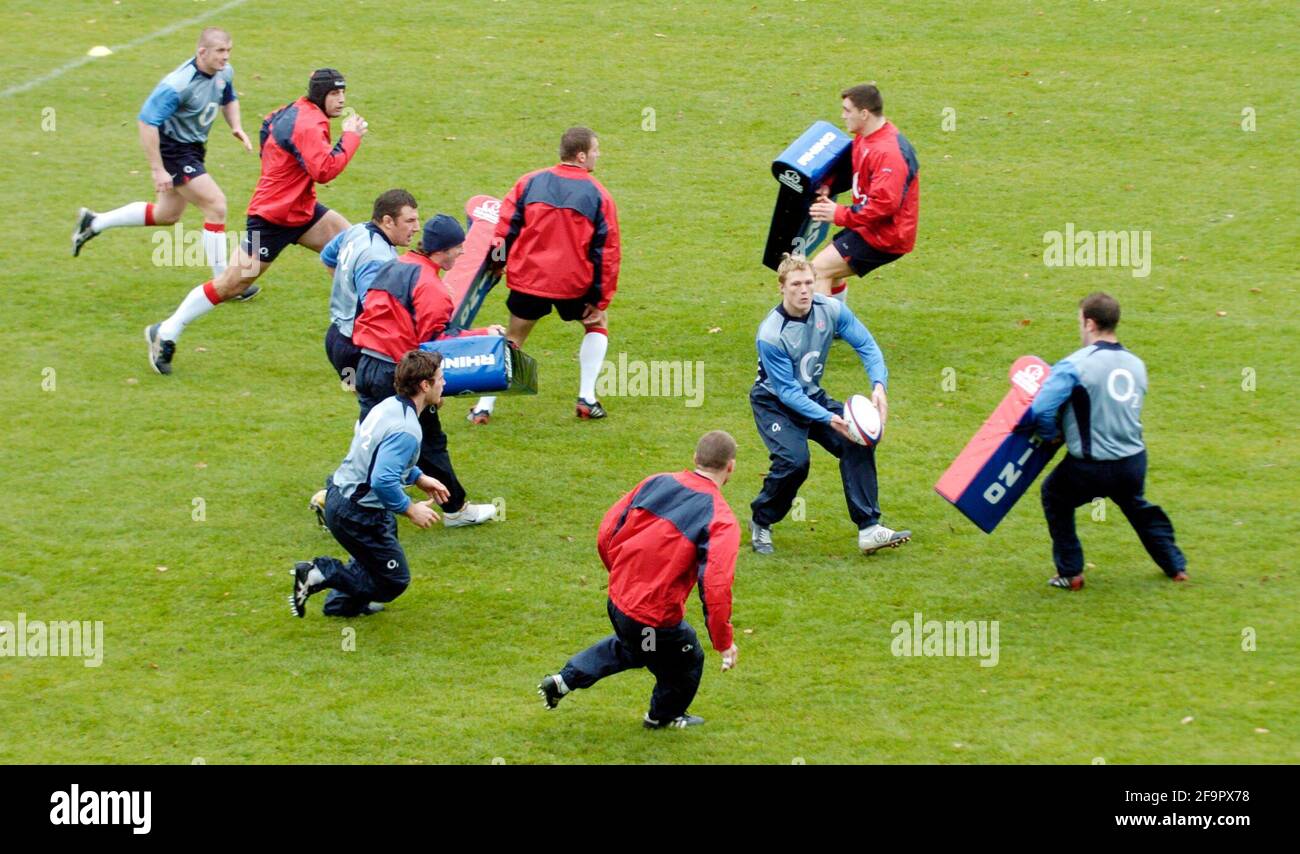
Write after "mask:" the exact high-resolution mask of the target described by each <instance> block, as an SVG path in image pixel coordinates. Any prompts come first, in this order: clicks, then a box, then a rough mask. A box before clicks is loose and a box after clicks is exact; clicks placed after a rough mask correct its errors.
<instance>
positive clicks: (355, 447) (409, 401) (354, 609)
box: [289, 350, 447, 617]
mask: <svg viewBox="0 0 1300 854" xmlns="http://www.w3.org/2000/svg"><path fill="white" fill-rule="evenodd" d="M395 383H396V387H397V394H396V395H394V396H392V397H390V398H388V399H387V400H384V401H382V402H381V403H379V404H378V405H377V406H375V407H373V408H372V409H371V410H370V412H369V414H368V415H367V416H366V417H365V418H364V419H363V420H362V422H361V424H360V425H359V426H358V428H357V429H356V431H355V432H354V433H353V436H352V447H351V448H350V449H349V450H348V455H347V457H345V458H344V460H343V464H342V465H340V466H339V467H338V469H337V470H336V471H335V472H334V474H333V475H331V476H330V478H329V480H328V485H327V492H326V498H325V524H326V525H327V526H328V527H329V530H330V533H331V534H333V535H334V539H336V540H338V541H339V545H341V546H343V548H345V549H347V552H348V554H349V555H351V556H352V559H351V560H350V561H348V562H347V563H343V561H341V560H339V559H338V558H333V557H318V558H314V559H313V560H311V561H301V562H299V563H298V564H296V565H295V566H294V568H293V593H292V594H290V596H289V604H290V606H291V607H292V609H293V614H294V616H296V617H301V616H303V615H304V614H306V613H307V598H308V597H309V596H311V595H313V594H314V593H317V592H319V591H321V590H326V589H328V590H330V591H331V593H330V595H329V598H328V599H326V600H325V610H324V613H325V615H326V616H331V617H355V616H362V615H365V614H372V613H374V612H375V611H382V610H383V606H381V605H380V604H379V603H380V602H391V601H393V600H394V599H396V598H397V597H398V596H401V595H402V593H403V592H404V591H405V590H406V588H407V587H408V586H409V585H410V583H411V571H410V569H409V567H408V566H407V563H406V553H405V552H404V551H402V544H401V543H399V542H398V541H397V519H396V518H395V515H394V514H398V513H400V514H402V515H403V516H405V517H406V518H408V519H410V520H411V521H412V522H413V523H415V525H417V526H418V527H421V528H427V527H429V525H431V524H432V523H434V522H436V521H437V520H438V514H437V513H435V512H434V510H433V508H432V507H431V506H430V504H431V503H432V502H433V501H446V500H447V487H446V486H444V485H443V484H442V483H440V482H439V481H438V480H436V479H435V478H432V477H430V476H429V475H427V474H425V473H424V472H422V471H420V469H419V467H418V466H417V465H416V460H417V459H418V458H419V456H420V440H421V431H420V420H419V415H418V413H420V412H422V411H424V410H425V409H426V408H428V407H431V406H437V405H438V404H439V403H441V402H442V387H443V376H442V356H441V355H440V354H438V353H427V352H425V351H423V350H412V351H411V352H409V353H407V354H406V355H405V356H403V357H402V361H401V363H400V364H399V365H398V366H397V370H396V378H395ZM406 486H418V487H419V488H420V489H422V490H424V492H425V493H426V494H427V495H428V496H429V500H428V501H412V500H411V499H410V498H409V497H408V496H407V495H406V493H405V491H404V490H403V487H406Z"/></svg>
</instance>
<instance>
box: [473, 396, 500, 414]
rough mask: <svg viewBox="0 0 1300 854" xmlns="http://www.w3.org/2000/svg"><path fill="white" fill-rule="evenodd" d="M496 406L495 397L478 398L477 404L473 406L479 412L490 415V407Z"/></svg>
mask: <svg viewBox="0 0 1300 854" xmlns="http://www.w3.org/2000/svg"><path fill="white" fill-rule="evenodd" d="M496 405H497V399H496V398H495V397H480V398H479V399H478V403H476V404H474V408H475V409H477V410H478V411H479V412H486V413H487V414H489V415H491V414H492V407H494V406H496Z"/></svg>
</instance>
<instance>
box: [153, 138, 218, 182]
mask: <svg viewBox="0 0 1300 854" xmlns="http://www.w3.org/2000/svg"><path fill="white" fill-rule="evenodd" d="M207 149H208V147H207V146H206V145H204V144H203V143H201V142H178V141H176V140H174V139H172V138H171V137H170V136H167V135H166V134H163V133H159V134H158V153H159V154H161V155H162V162H163V168H164V169H166V170H167V171H168V172H170V173H171V176H172V186H173V187H180V186H183V185H185V184H188V183H189V182H190V181H193V180H194V179H195V178H197V177H199V176H200V175H206V174H207V172H208V170H207V168H206V167H205V166H204V165H203V158H204V156H205V155H206V153H207Z"/></svg>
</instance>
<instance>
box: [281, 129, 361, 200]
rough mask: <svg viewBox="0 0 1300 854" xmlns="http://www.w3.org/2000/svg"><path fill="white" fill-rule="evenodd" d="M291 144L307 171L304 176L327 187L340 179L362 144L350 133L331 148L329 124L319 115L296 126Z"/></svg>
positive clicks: (355, 135) (356, 136)
mask: <svg viewBox="0 0 1300 854" xmlns="http://www.w3.org/2000/svg"><path fill="white" fill-rule="evenodd" d="M293 144H294V145H296V146H297V147H298V155H299V156H300V157H301V158H302V162H303V165H304V166H305V167H306V168H307V175H308V177H310V178H311V179H312V180H313V181H315V182H316V183H317V184H328V183H329V182H330V181H333V180H334V179H335V178H337V177H338V176H339V173H340V172H342V171H343V167H345V166H347V165H348V161H350V160H351V159H352V155H354V154H356V153H357V148H358V147H359V146H360V145H361V137H360V136H358V135H357V134H355V133H352V132H351V131H348V132H346V133H344V134H343V135H342V136H340V137H339V141H338V143H337V144H336V145H334V146H332V147H331V146H330V122H329V119H327V118H325V116H324V115H323V114H322V115H321V116H319V117H318V118H316V119H315V120H311V121H309V122H307V123H303V124H299V125H298V126H297V127H296V128H294V130H293Z"/></svg>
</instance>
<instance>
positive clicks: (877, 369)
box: [835, 305, 889, 388]
mask: <svg viewBox="0 0 1300 854" xmlns="http://www.w3.org/2000/svg"><path fill="white" fill-rule="evenodd" d="M835 334H837V335H839V336H840V338H841V339H843V340H844V342H845V343H846V344H848V345H849V346H850V347H852V348H853V349H854V350H856V351H857V354H858V358H859V359H861V360H862V367H864V368H866V370H867V377H868V378H869V379H870V380H871V382H872V385H877V384H878V385H880V386H881V387H882V388H883V387H885V386H888V385H889V370H888V369H887V368H886V367H885V354H884V353H883V352H881V350H880V345H879V344H877V343H876V339H875V337H874V336H873V335H872V334H871V330H869V329H867V327H866V326H865V325H863V323H862V321H861V320H858V317H857V315H855V314H854V313H853V311H852V310H851V309H850V308H849V307H848V306H847V305H846V306H843V307H842V308H841V309H840V316H839V317H838V318H837V319H836V321H835Z"/></svg>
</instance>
